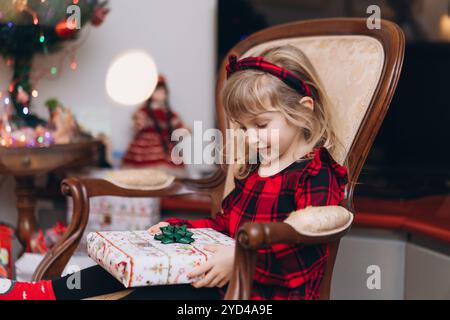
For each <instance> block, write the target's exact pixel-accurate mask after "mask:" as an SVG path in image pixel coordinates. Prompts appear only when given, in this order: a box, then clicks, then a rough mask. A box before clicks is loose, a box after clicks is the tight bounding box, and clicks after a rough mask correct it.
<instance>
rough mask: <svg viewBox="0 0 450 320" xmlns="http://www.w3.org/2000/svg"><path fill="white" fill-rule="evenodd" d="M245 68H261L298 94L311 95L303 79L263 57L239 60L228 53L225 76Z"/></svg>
mask: <svg viewBox="0 0 450 320" xmlns="http://www.w3.org/2000/svg"><path fill="white" fill-rule="evenodd" d="M247 69H255V70H261V71H264V72H267V73H270V74H271V75H274V76H275V77H277V78H278V79H280V80H281V81H283V82H284V83H286V84H287V85H288V86H289V87H291V88H293V89H294V90H296V91H298V92H299V93H300V94H302V95H304V96H309V97H312V93H311V89H310V88H309V86H308V85H307V84H306V82H305V81H304V80H302V79H300V78H299V77H297V76H296V75H295V74H293V73H292V72H290V71H289V70H287V69H284V68H282V67H279V66H277V65H275V64H273V63H270V62H268V61H266V60H264V58H263V57H247V58H242V59H240V60H237V57H236V56H235V55H230V56H229V57H228V64H227V66H226V70H227V78H228V77H230V76H231V75H232V74H233V73H234V72H236V71H241V70H247Z"/></svg>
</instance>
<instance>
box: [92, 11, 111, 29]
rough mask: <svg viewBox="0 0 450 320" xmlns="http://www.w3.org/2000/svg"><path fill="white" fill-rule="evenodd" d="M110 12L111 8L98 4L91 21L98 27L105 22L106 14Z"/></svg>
mask: <svg viewBox="0 0 450 320" xmlns="http://www.w3.org/2000/svg"><path fill="white" fill-rule="evenodd" d="M108 12H109V8H106V7H103V6H98V7H96V8H95V9H94V13H93V15H92V18H91V23H92V24H93V25H94V26H96V27H98V26H99V25H101V24H102V23H103V20H105V17H106V15H107V14H108Z"/></svg>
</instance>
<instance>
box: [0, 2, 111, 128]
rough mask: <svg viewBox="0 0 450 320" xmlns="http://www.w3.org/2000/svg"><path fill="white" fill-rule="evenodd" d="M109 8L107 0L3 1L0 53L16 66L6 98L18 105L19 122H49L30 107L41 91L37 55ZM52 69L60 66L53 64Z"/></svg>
mask: <svg viewBox="0 0 450 320" xmlns="http://www.w3.org/2000/svg"><path fill="white" fill-rule="evenodd" d="M107 12H108V8H107V7H106V1H99V0H70V1H67V0H1V1H0V54H1V55H2V56H3V57H4V58H5V60H6V62H7V64H8V65H11V66H12V69H13V75H12V81H11V83H10V85H9V87H8V92H9V97H5V98H4V99H5V104H6V102H9V103H12V104H13V106H14V115H13V119H14V120H15V122H16V124H18V125H19V126H23V125H26V126H32V127H34V126H36V125H38V124H42V123H44V122H45V121H44V120H42V119H40V118H39V117H37V116H36V115H33V114H32V112H31V110H30V106H31V97H32V96H33V95H36V92H37V91H35V90H34V85H35V83H32V81H31V79H30V74H31V65H32V60H33V56H34V55H35V54H49V53H52V52H55V51H58V50H59V49H61V48H62V44H63V42H64V41H69V40H74V39H76V38H77V37H78V35H79V34H80V30H81V28H83V27H84V26H85V25H86V24H87V23H88V22H90V23H92V24H93V25H95V26H97V25H100V24H101V22H102V21H103V19H104V17H105V15H106V13H107ZM49 72H50V73H51V74H53V75H54V74H56V73H57V72H58V70H57V68H56V67H52V68H51V69H50V70H49Z"/></svg>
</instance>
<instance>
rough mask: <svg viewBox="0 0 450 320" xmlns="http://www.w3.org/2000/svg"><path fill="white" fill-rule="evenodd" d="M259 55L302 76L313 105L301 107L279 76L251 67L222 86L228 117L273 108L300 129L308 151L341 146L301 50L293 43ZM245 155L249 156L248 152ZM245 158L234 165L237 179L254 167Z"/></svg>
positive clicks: (321, 90)
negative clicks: (311, 107)
mask: <svg viewBox="0 0 450 320" xmlns="http://www.w3.org/2000/svg"><path fill="white" fill-rule="evenodd" d="M259 56H261V57H263V58H264V59H265V60H267V61H269V62H271V63H273V64H276V65H278V66H280V67H282V68H285V69H288V70H289V71H291V72H292V73H294V74H295V75H297V76H298V77H300V78H301V79H303V80H304V81H305V82H306V83H307V84H308V86H309V87H310V89H311V92H312V96H313V99H314V108H313V110H311V109H309V108H307V107H302V106H301V105H300V103H299V101H300V99H301V98H302V97H303V96H302V95H301V94H300V93H299V92H298V91H296V90H294V89H293V88H291V87H289V86H288V85H286V84H285V83H284V82H283V81H281V80H280V79H278V78H276V77H274V76H272V75H270V74H268V73H266V72H263V71H259V70H253V69H252V70H245V71H242V72H236V73H234V74H232V75H231V76H230V78H229V79H228V80H227V81H226V83H225V85H224V87H223V90H222V92H221V99H222V103H223V106H224V108H225V113H226V115H227V116H228V118H229V119H230V120H232V121H235V120H237V119H239V118H241V117H243V116H244V117H248V116H257V115H258V114H260V113H261V112H264V111H268V110H269V109H271V110H273V108H275V109H277V110H278V111H279V112H281V114H283V115H284V116H285V117H286V120H287V121H288V122H289V123H290V124H292V125H295V126H298V128H299V129H300V130H302V132H303V136H304V139H305V141H306V143H307V146H309V148H310V149H311V150H313V149H316V148H318V147H321V146H324V147H326V148H327V149H328V150H329V151H330V152H333V151H334V150H336V148H338V147H341V148H343V144H342V143H341V142H340V141H339V139H338V138H337V136H336V134H335V128H336V125H335V119H334V117H332V109H331V108H332V105H331V103H330V101H329V98H328V96H327V95H326V93H325V91H324V88H323V85H322V83H321V81H320V78H319V76H318V75H317V72H316V70H315V69H314V67H313V65H312V64H311V62H310V60H309V59H308V57H307V56H306V55H305V54H304V53H303V51H302V50H300V49H298V48H296V47H294V46H292V45H283V46H276V47H272V48H269V49H266V50H265V51H263V52H262V53H261V54H260V55H259ZM228 143H229V141H227V144H228ZM246 149H247V148H246ZM225 150H227V146H225ZM225 152H226V151H225ZM246 152H247V150H246ZM245 156H246V157H248V154H247V153H246V155H245ZM235 160H238V159H236V158H235ZM247 160H248V158H246V161H243V163H239V162H238V163H236V165H234V172H233V173H234V176H235V177H236V178H239V179H243V178H245V177H247V176H248V174H249V173H250V172H251V171H252V170H253V169H254V168H255V167H256V166H257V164H256V165H255V164H249V161H247Z"/></svg>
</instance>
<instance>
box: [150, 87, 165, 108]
mask: <svg viewBox="0 0 450 320" xmlns="http://www.w3.org/2000/svg"><path fill="white" fill-rule="evenodd" d="M166 98H167V94H166V89H164V88H163V87H158V88H157V89H156V90H155V91H154V92H153V94H152V102H153V103H154V104H155V105H157V106H161V105H163V104H164V103H165V102H166Z"/></svg>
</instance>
